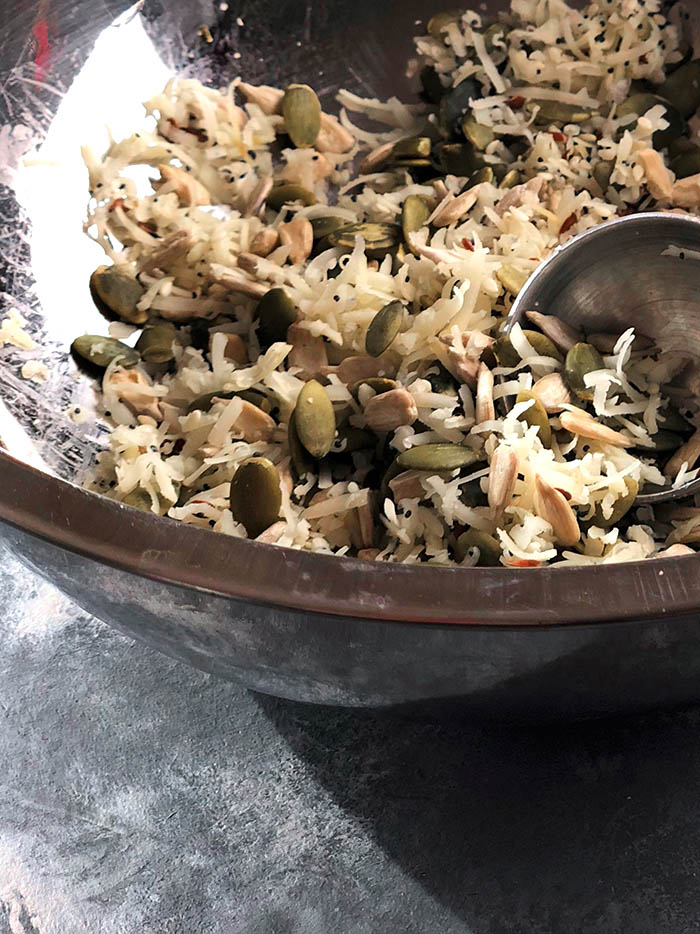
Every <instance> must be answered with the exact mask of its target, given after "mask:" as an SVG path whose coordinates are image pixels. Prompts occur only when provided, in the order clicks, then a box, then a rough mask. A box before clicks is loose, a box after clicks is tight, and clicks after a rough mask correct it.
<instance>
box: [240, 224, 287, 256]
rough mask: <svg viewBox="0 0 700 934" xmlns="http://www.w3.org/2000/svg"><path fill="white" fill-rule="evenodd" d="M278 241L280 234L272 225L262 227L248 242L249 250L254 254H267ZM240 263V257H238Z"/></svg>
mask: <svg viewBox="0 0 700 934" xmlns="http://www.w3.org/2000/svg"><path fill="white" fill-rule="evenodd" d="M279 242H280V235H279V233H278V232H277V231H276V230H275V228H274V227H263V229H262V230H259V231H258V232H257V233H256V234H255V236H254V237H253V239H252V240H251V242H250V250H249V252H251V253H253V254H254V255H255V256H269V254H270V253H272V251H273V250H274V249H275V247H276V246H277V244H278V243H279ZM238 262H239V265H240V259H239V261H238Z"/></svg>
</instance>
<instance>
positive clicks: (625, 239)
mask: <svg viewBox="0 0 700 934" xmlns="http://www.w3.org/2000/svg"><path fill="white" fill-rule="evenodd" d="M529 311H538V312H541V313H542V314H547V315H553V316H554V317H557V318H560V319H561V320H562V321H564V322H566V323H567V324H569V325H571V326H572V327H575V328H577V329H578V330H580V331H582V332H583V333H584V334H594V333H614V334H621V333H622V332H623V331H626V330H627V329H628V328H630V327H634V329H635V331H636V332H637V333H638V334H643V335H645V336H646V337H649V338H651V340H652V341H653V343H654V346H655V347H656V348H657V350H660V351H661V353H682V354H683V355H685V356H687V357H688V358H689V363H688V365H687V366H686V367H685V369H684V370H683V372H682V373H681V374H680V375H679V376H678V377H676V379H675V380H674V391H675V395H677V396H678V398H679V399H683V405H684V407H685V406H688V407H691V408H692V407H693V404H694V405H695V407H696V408H698V409H699V410H700V219H698V218H695V217H690V216H687V215H681V214H671V213H648V214H635V215H630V216H628V217H623V218H620V219H618V220H613V221H609V222H608V223H606V224H601V225H600V226H598V227H593V228H591V229H590V230H587V231H585V232H584V233H582V234H579V236H577V237H574V239H573V240H570V241H569V242H568V243H566V244H564V246H561V247H559V248H558V249H556V250H555V251H554V252H553V253H552V254H551V256H549V257H548V258H547V259H546V260H545V261H544V262H543V263H542V264H541V265H540V266H539V267H538V268H537V270H536V271H535V272H534V273H533V275H532V276H531V277H530V278H529V279H528V281H527V282H526V283H525V286H524V287H523V288H522V290H521V291H520V293H519V295H518V297H517V298H516V300H515V302H514V303H513V307H512V308H511V310H510V313H509V315H508V319H507V322H506V329H505V332H506V333H508V332H509V331H510V330H511V328H512V327H513V325H514V324H515V323H516V322H517V323H519V324H521V325H524V324H525V315H526V313H527V312H529ZM698 491H700V479H697V480H693V481H691V482H689V483H686V484H683V485H682V486H679V487H677V488H676V489H666V488H663V489H660V488H655V489H654V490H653V491H652V492H649V493H644V494H642V495H641V496H638V497H637V500H636V503H637V505H654V504H656V503H659V502H665V501H667V500H674V499H680V498H681V497H685V496H688V495H690V494H692V493H695V492H698Z"/></svg>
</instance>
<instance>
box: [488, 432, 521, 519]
mask: <svg viewBox="0 0 700 934" xmlns="http://www.w3.org/2000/svg"><path fill="white" fill-rule="evenodd" d="M517 479H518V455H517V454H516V453H515V451H514V450H513V449H512V448H509V447H506V446H505V445H503V444H501V445H499V446H498V447H497V448H496V450H495V451H494V452H493V457H492V458H491V463H490V465H489V492H488V498H489V506H490V507H491V509H493V510H494V512H495V514H496V516H500V515H501V514H502V513H503V511H504V509H505V508H506V506H508V504H509V503H510V501H511V499H512V497H513V491H514V490H515V481H516V480H517Z"/></svg>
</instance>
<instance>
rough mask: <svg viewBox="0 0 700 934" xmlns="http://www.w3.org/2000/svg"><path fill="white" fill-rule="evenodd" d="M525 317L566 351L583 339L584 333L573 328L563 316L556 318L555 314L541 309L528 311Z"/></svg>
mask: <svg viewBox="0 0 700 934" xmlns="http://www.w3.org/2000/svg"><path fill="white" fill-rule="evenodd" d="M525 317H526V318H527V319H528V320H529V321H532V323H533V324H534V325H535V327H538V328H539V329H540V331H542V333H543V334H546V335H547V337H548V338H549V339H550V340H551V341H553V342H554V343H555V344H556V345H557V347H558V348H559V349H560V350H563V351H564V353H567V352H568V351H569V350H571V348H572V347H573V346H574V344H578V343H580V342H581V341H582V340H583V334H582V333H581V332H580V331H579V330H577V329H576V328H572V327H571V325H569V324H567V323H566V322H565V321H562V320H561V318H555V317H554V315H543V314H540V312H539V311H526V312H525Z"/></svg>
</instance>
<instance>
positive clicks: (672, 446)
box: [645, 428, 683, 452]
mask: <svg viewBox="0 0 700 934" xmlns="http://www.w3.org/2000/svg"><path fill="white" fill-rule="evenodd" d="M651 440H652V441H653V442H654V450H655V451H658V452H667V451H677V450H678V448H679V447H680V446H681V445H682V444H683V439H682V438H681V436H680V435H677V434H674V432H672V431H668V430H667V429H665V428H660V429H659V430H658V431H657V432H656V434H655V435H651ZM645 450H647V451H648V450H649V448H645Z"/></svg>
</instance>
